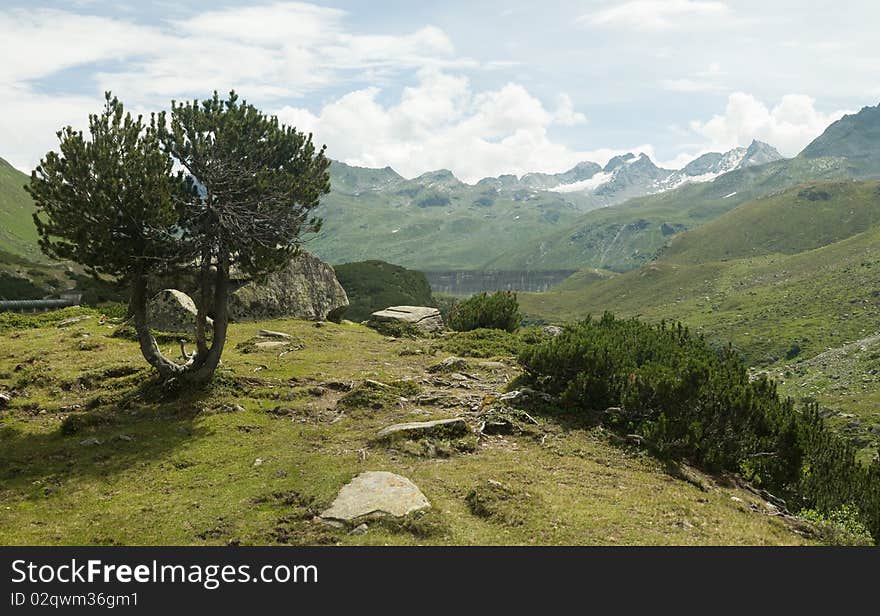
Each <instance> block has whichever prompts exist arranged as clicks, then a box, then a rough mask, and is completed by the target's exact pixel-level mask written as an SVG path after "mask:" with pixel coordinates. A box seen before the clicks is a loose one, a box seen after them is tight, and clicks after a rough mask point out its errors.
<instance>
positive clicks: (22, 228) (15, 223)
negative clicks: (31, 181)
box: [0, 158, 43, 260]
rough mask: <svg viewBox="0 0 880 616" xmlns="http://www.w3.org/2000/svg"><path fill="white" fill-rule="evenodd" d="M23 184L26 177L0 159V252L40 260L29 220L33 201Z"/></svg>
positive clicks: (35, 234)
mask: <svg viewBox="0 0 880 616" xmlns="http://www.w3.org/2000/svg"><path fill="white" fill-rule="evenodd" d="M27 182H28V176H26V175H25V174H24V173H22V172H21V171H19V170H17V169H15V168H14V167H13V166H12V165H10V164H9V163H7V162H6V161H5V160H3V159H2V158H0V251H3V252H7V253H12V254H14V255H17V256H21V257H27V258H28V259H31V260H43V257H42V253H40V249H39V248H38V247H37V229H36V227H34V222H33V219H32V218H31V216H32V214H33V211H34V205H33V201H31V198H30V195H28V194H27V193H26V192H25V190H24V185H25V184H27Z"/></svg>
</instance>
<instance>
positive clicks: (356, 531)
mask: <svg viewBox="0 0 880 616" xmlns="http://www.w3.org/2000/svg"><path fill="white" fill-rule="evenodd" d="M368 530H370V527H369V526H367V525H366V524H360V525H359V526H355V527H354V528H352V529H351V531H350V532H349V533H348V534H349V535H365V534H367V531H368Z"/></svg>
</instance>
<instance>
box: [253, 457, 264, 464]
mask: <svg viewBox="0 0 880 616" xmlns="http://www.w3.org/2000/svg"><path fill="white" fill-rule="evenodd" d="M254 466H263V458H257V459H256V460H254Z"/></svg>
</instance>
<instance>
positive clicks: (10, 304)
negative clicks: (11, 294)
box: [0, 295, 80, 312]
mask: <svg viewBox="0 0 880 616" xmlns="http://www.w3.org/2000/svg"><path fill="white" fill-rule="evenodd" d="M79 302H80V296H79V295H77V296H75V297H64V298H61V299H9V300H0V312H45V311H47V310H55V309H57V308H67V307H68V306H78V305H79Z"/></svg>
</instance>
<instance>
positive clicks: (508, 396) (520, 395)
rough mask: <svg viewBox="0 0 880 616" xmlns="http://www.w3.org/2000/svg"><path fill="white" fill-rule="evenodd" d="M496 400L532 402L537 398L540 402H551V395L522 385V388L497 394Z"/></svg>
mask: <svg viewBox="0 0 880 616" xmlns="http://www.w3.org/2000/svg"><path fill="white" fill-rule="evenodd" d="M498 400H500V401H502V402H511V403H512V402H518V403H526V402H532V401H535V400H539V401H541V402H548V403H549V402H553V396H551V395H550V394H547V393H544V392H543V391H536V390H534V389H530V388H528V387H523V388H522V389H515V390H513V391H508V392H506V393H503V394H501V395H500V396H498Z"/></svg>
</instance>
